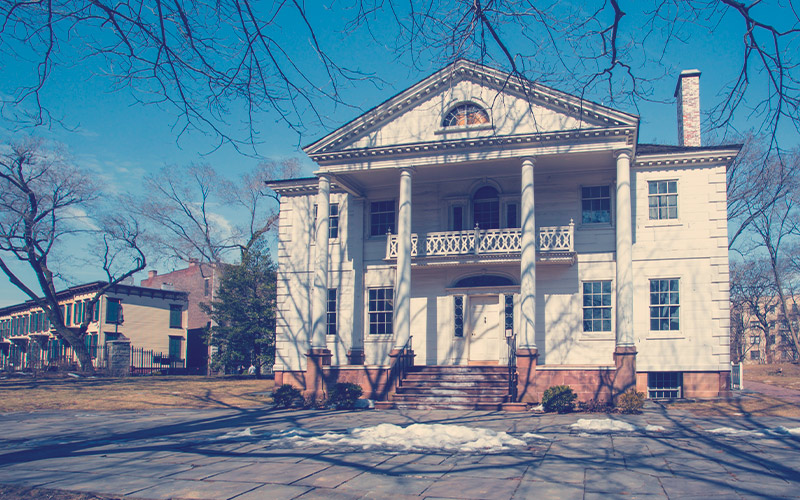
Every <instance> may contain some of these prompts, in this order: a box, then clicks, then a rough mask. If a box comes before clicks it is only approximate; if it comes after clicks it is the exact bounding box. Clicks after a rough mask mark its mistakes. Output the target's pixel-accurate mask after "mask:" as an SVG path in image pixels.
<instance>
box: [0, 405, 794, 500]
mask: <svg viewBox="0 0 800 500" xmlns="http://www.w3.org/2000/svg"><path fill="white" fill-rule="evenodd" d="M580 418H590V419H604V418H606V415H598V414H593V415H586V414H573V415H534V414H520V413H499V412H471V411H449V410H437V411H421V410H415V411H399V410H392V411H374V410H373V411H358V412H344V411H313V410H308V411H288V410H282V411H276V410H269V409H248V410H238V409H230V410H164V411H120V412H74V411H59V412H37V413H12V414H5V415H0V429H2V432H0V483H6V484H17V485H25V486H30V487H42V488H51V489H60V490H73V491H86V492H93V493H97V494H104V495H114V496H120V497H123V496H124V497H125V498H143V499H166V498H192V499H230V498H235V499H236V500H251V499H292V498H302V499H304V500H306V499H314V498H325V499H356V498H392V499H405V498H430V499H433V498H467V499H511V498H537V499H538V498H559V499H573V498H575V499H593V498H603V499H608V498H611V499H613V498H626V499H630V498H652V499H655V498H682V499H684V498H703V499H709V498H736V499H738V498H800V460H799V459H800V436H796V435H795V436H792V435H791V434H785V433H784V434H781V433H780V432H781V431H780V430H778V432H776V433H769V432H768V433H766V434H751V435H746V436H742V435H725V434H716V433H711V432H708V431H710V430H712V429H718V428H721V427H730V428H736V429H751V430H759V429H778V428H779V426H784V427H786V428H796V427H800V423H799V422H798V421H796V420H791V419H779V418H764V419H758V420H753V419H747V418H744V417H743V418H739V419H736V420H731V419H721V418H698V417H693V416H690V415H689V414H686V413H683V412H680V411H675V410H672V411H670V412H669V413H665V412H664V410H663V409H662V408H661V407H660V406H658V405H655V404H652V403H649V406H648V408H647V409H646V411H645V413H644V414H642V415H636V416H624V415H614V416H612V418H614V419H619V420H624V421H626V422H629V423H632V424H635V425H636V426H637V430H636V431H633V432H614V433H604V434H591V433H586V432H582V431H578V430H575V429H572V428H570V424H573V423H575V422H576V421H577V420H578V419H580ZM380 423H394V424H398V425H402V426H406V425H409V424H412V423H441V424H457V425H465V426H470V427H481V428H488V429H493V430H496V431H507V432H509V433H510V434H511V435H512V436H514V437H516V438H521V439H524V440H525V441H526V443H527V446H520V447H518V448H512V449H509V450H507V451H505V452H503V453H495V454H487V453H481V454H476V453H464V452H445V451H437V452H427V453H412V452H397V451H395V452H391V451H387V450H383V451H381V450H374V449H373V450H364V449H355V448H352V447H351V448H349V449H348V448H343V447H341V446H331V445H329V444H327V445H326V444H320V443H314V442H310V441H308V440H304V439H298V440H295V441H290V440H287V439H285V438H279V437H277V436H276V433H278V432H279V431H286V430H287V429H302V430H304V431H307V432H310V433H315V434H316V435H320V434H322V433H325V432H345V431H346V430H347V429H349V428H353V427H357V426H373V425H377V424H380ZM647 425H651V426H661V427H663V428H664V430H663V431H659V430H655V429H653V428H651V429H650V430H646V429H645V427H646V426H647ZM246 428H250V429H251V430H252V435H247V434H248V433H242V431H243V430H244V429H246ZM228 433H241V434H242V435H239V436H238V437H230V435H229V437H230V438H228V439H225V438H223V439H220V438H221V437H222V436H225V435H226V434H228ZM525 433H535V434H536V436H530V435H529V436H527V437H525V436H524V434H525ZM298 443H299V444H298Z"/></svg>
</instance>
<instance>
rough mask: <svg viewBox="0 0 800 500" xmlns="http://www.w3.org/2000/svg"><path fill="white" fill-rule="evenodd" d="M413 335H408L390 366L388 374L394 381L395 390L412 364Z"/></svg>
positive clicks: (401, 383) (400, 384)
mask: <svg viewBox="0 0 800 500" xmlns="http://www.w3.org/2000/svg"><path fill="white" fill-rule="evenodd" d="M413 338H414V337H413V336H411V335H409V337H408V340H407V341H406V343H405V345H404V346H403V347H401V348H400V349H398V352H397V354H396V355H395V356H393V357H394V358H395V359H394V361H393V362H392V366H391V368H390V376H391V378H392V379H393V382H394V384H393V385H394V389H395V391H396V390H397V389H398V388H399V387H401V386H402V385H403V379H404V378H405V377H406V375H407V374H408V372H409V369H410V368H411V367H412V366H414V351H413V350H412V349H411V341H412V339H413Z"/></svg>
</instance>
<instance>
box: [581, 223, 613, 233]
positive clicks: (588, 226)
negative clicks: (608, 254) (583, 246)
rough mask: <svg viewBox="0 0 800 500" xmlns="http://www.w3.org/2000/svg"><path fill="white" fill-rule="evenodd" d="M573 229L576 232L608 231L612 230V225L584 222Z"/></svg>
mask: <svg viewBox="0 0 800 500" xmlns="http://www.w3.org/2000/svg"><path fill="white" fill-rule="evenodd" d="M575 229H577V230H578V231H601V230H606V231H607V230H609V229H614V225H613V224H611V223H610V222H586V223H581V224H577V225H576V226H575Z"/></svg>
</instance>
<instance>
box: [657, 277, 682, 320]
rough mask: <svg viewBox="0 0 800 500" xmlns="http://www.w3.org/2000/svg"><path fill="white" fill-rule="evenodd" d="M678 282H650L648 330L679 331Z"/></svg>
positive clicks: (665, 280) (673, 280)
mask: <svg viewBox="0 0 800 500" xmlns="http://www.w3.org/2000/svg"><path fill="white" fill-rule="evenodd" d="M679 286H680V280H678V279H657V280H650V330H654V331H675V330H679V329H680V321H679V311H680V293H679Z"/></svg>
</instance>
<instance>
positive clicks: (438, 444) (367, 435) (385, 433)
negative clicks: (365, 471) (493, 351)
mask: <svg viewBox="0 0 800 500" xmlns="http://www.w3.org/2000/svg"><path fill="white" fill-rule="evenodd" d="M273 437H283V438H284V439H286V438H289V439H290V440H291V441H293V442H294V443H293V444H294V445H295V446H298V445H299V446H303V445H306V444H307V445H311V446H320V445H322V446H336V447H351V448H359V449H363V450H388V451H421V452H436V451H449V452H466V453H471V452H480V453H498V452H501V451H506V450H508V449H510V448H516V447H524V446H527V443H526V442H525V441H523V440H521V439H517V438H515V437H512V436H511V435H509V434H508V433H507V432H496V431H493V430H490V429H481V428H476V427H466V426H462V425H445V424H412V425H409V426H408V427H401V426H399V425H394V424H379V425H376V426H372V427H356V428H354V429H350V430H348V431H346V432H328V433H325V434H323V435H321V436H301V435H295V436H289V435H288V434H286V435H284V436H278V435H275V436H273ZM301 440H302V441H301Z"/></svg>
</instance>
